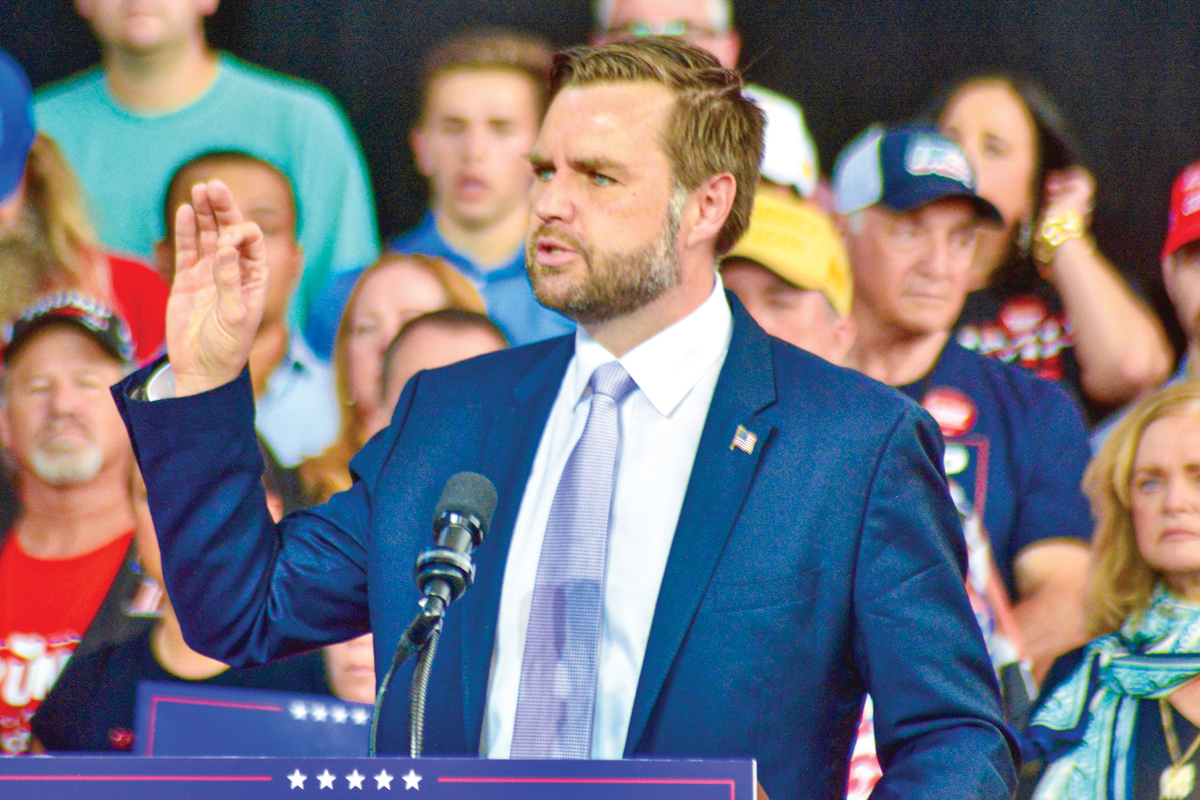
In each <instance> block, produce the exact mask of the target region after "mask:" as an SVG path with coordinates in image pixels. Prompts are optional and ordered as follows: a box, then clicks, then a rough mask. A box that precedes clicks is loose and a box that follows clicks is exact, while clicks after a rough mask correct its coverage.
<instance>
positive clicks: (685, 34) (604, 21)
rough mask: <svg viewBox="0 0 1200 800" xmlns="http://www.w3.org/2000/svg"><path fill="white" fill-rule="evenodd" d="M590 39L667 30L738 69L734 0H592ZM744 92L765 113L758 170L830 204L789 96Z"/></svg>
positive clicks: (749, 89)
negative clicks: (761, 153)
mask: <svg viewBox="0 0 1200 800" xmlns="http://www.w3.org/2000/svg"><path fill="white" fill-rule="evenodd" d="M593 11H594V17H593V21H594V23H595V27H594V28H593V32H592V42H593V43H595V44H604V43H606V42H627V41H629V40H631V39H636V38H637V37H639V36H647V35H650V34H670V35H673V36H679V37H681V38H683V39H685V40H687V41H688V42H689V43H691V44H694V45H696V46H697V47H702V48H704V49H705V50H707V51H708V52H710V53H712V54H713V55H714V56H715V57H716V59H717V60H718V61H720V62H721V65H722V66H723V67H725V68H726V69H736V68H737V62H738V55H739V54H740V53H741V49H742V40H741V37H740V36H739V35H738V32H737V30H736V29H735V28H734V27H733V2H732V0H595V2H594V6H593ZM745 91H746V93H747V94H749V95H750V97H751V98H753V99H754V102H756V103H758V105H759V107H760V108H762V110H763V112H765V113H766V115H767V127H766V129H765V130H764V131H763V160H762V165H761V166H760V167H759V170H760V171H761V172H762V176H763V177H764V178H765V179H767V180H768V181H770V182H771V183H774V184H777V185H779V186H783V187H790V188H791V189H793V190H794V191H796V192H797V193H799V195H800V196H801V197H805V198H812V199H814V200H817V201H818V202H819V203H820V204H821V206H822V207H823V208H826V209H827V208H828V206H827V205H826V203H825V202H824V201H825V199H826V198H827V197H828V193H829V190H828V187H827V186H826V185H825V184H823V183H820V182H819V179H820V172H819V171H818V169H817V146H816V144H815V143H814V142H813V139H812V136H811V135H810V134H809V132H808V126H807V125H805V123H804V113H803V112H802V111H801V110H800V106H798V105H797V104H796V103H795V102H793V101H792V100H789V99H788V98H786V97H784V96H783V95H781V94H778V93H776V92H772V91H771V90H770V89H766V88H763V87H762V86H755V85H754V84H748V85H747V86H746V89H745Z"/></svg>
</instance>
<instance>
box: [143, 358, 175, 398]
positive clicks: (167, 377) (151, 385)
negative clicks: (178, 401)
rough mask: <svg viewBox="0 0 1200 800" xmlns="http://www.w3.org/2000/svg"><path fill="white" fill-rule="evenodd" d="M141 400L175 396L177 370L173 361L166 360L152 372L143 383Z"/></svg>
mask: <svg viewBox="0 0 1200 800" xmlns="http://www.w3.org/2000/svg"><path fill="white" fill-rule="evenodd" d="M140 394H141V397H140V398H138V399H140V400H150V401H154V400H166V399H169V398H173V397H175V372H174V371H173V370H172V369H171V362H170V361H164V362H163V363H161V364H159V365H158V367H156V368H155V370H154V371H153V372H151V373H150V377H149V378H147V379H146V382H145V383H144V384H142V390H141V392H140Z"/></svg>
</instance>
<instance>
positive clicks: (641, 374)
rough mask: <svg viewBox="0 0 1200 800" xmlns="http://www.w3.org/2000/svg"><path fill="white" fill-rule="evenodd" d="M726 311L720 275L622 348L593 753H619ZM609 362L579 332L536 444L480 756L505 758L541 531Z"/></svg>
mask: <svg viewBox="0 0 1200 800" xmlns="http://www.w3.org/2000/svg"><path fill="white" fill-rule="evenodd" d="M732 331H733V318H732V315H731V313H730V310H729V304H728V303H727V302H726V300H725V293H724V291H723V289H722V286H721V279H720V277H719V276H718V277H717V279H716V282H715V285H714V287H713V292H712V294H711V295H710V296H709V297H708V299H707V300H705V301H704V303H702V304H701V305H700V307H699V308H697V309H696V310H695V311H693V312H692V313H691V314H689V315H688V316H687V317H685V318H684V319H682V320H680V321H679V322H677V323H675V324H674V325H672V326H671V327H669V328H667V329H666V330H664V331H662V332H661V333H659V334H657V335H655V336H654V337H652V338H651V339H648V340H647V341H645V342H643V343H642V344H640V345H638V346H637V347H635V348H634V349H633V350H630V351H629V352H628V353H626V354H625V355H624V356H623V357H622V358H621V359H620V362H621V364H622V366H624V367H625V369H626V370H627V371H628V372H629V375H630V376H631V377H632V378H633V380H634V381H635V382H636V383H637V388H636V389H634V390H633V391H632V392H631V393H630V395H629V396H628V397H627V398H626V399H625V401H624V403H622V405H621V414H620V419H621V443H620V449H619V451H618V457H617V475H616V481H615V485H614V488H613V505H612V517H611V526H610V531H611V532H610V536H609V544H608V565H607V570H606V580H605V587H604V620H603V627H602V630H601V640H600V663H599V674H598V678H597V681H598V686H597V690H596V712H595V720H594V722H593V727H592V753H591V756H592V758H610V759H615V758H621V756H622V754H623V752H624V750H625V738H626V735H627V733H628V729H629V718H630V715H631V714H632V711H633V697H634V693H635V692H636V691H637V685H638V677H639V675H640V674H641V671H642V659H643V657H644V656H645V652H646V641H647V639H648V638H649V636H650V623H651V620H652V619H653V616H654V607H655V604H656V603H657V601H658V589H659V586H660V585H661V584H662V577H663V571H664V569H665V568H666V563H667V555H668V553H669V552H670V550H671V541H672V539H673V538H674V536H675V526H676V524H677V523H678V521H679V511H680V509H681V507H682V506H683V496H684V493H685V492H686V491H687V485H688V479H689V478H690V476H691V472H692V462H693V461H694V460H695V457H696V448H697V447H698V446H699V444H700V434H701V432H702V431H703V429H704V420H705V418H706V417H707V416H708V406H709V403H711V401H712V395H713V390H714V389H715V388H716V385H717V376H718V375H719V373H720V371H721V366H722V364H724V363H725V354H726V353H727V352H728V350H729V339H730V336H731V334H732ZM614 360H616V359H615V357H614V356H613V355H612V353H610V352H609V351H608V350H606V349H605V348H604V346H603V345H601V344H600V343H599V342H597V341H596V340H595V339H593V338H592V337H591V336H589V335H588V334H587V332H586V331H584V330H583V328H579V329H578V330H577V331H576V333H575V355H574V356H573V357H572V359H571V361H570V363H569V364H568V365H567V371H566V373H565V374H564V376H563V381H562V386H561V387H560V388H559V391H558V397H557V398H556V399H555V401H554V406H553V408H551V410H550V417H549V418H548V419H547V421H546V428H545V430H544V432H543V433H542V439H541V442H540V443H539V444H538V449H537V455H536V456H535V458H534V461H533V469H532V471H531V472H530V474H529V482H528V484H527V485H526V488H525V496H524V498H523V499H522V501H521V508H520V511H519V512H518V514H517V521H516V525H515V528H514V530H513V538H512V545H511V547H510V548H509V553H508V562H507V564H506V566H505V569H504V584H503V588H502V590H501V594H500V611H499V620H498V624H497V626H496V641H495V645H494V647H495V649H494V650H493V652H492V673H491V678H490V682H489V686H488V700H487V709H486V714H485V719H484V725H483V737H484V741H483V742H481V747H480V751H481V753H483V754H485V755H487V757H489V758H508V756H509V752H510V749H511V747H512V735H513V721H514V719H515V717H516V709H517V691H518V687H519V685H520V681H521V661H522V658H523V655H524V652H525V631H526V628H527V626H528V624H529V608H530V604H531V602H532V599H533V585H534V580H535V577H536V575H537V567H538V559H539V556H540V554H541V551H542V537H543V536H544V534H545V532H546V522H547V520H548V519H549V516H550V505H551V502H552V501H553V499H554V493H555V490H556V489H557V488H558V480H559V477H560V476H561V475H562V471H563V468H564V466H565V465H566V462H567V457H568V456H569V455H570V453H571V450H572V449H573V448H574V447H575V443H576V442H577V441H578V440H579V438H580V436H581V435H582V434H583V428H584V425H585V423H586V422H587V416H588V410H589V408H590V406H591V391H590V390H589V389H588V381H589V379H590V378H591V376H592V373H593V372H594V371H595V370H596V368H597V367H599V366H601V365H602V364H606V363H608V362H610V361H614Z"/></svg>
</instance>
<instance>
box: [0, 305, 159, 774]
mask: <svg viewBox="0 0 1200 800" xmlns="http://www.w3.org/2000/svg"><path fill="white" fill-rule="evenodd" d="M132 359H133V347H132V343H131V341H130V338H129V332H128V329H127V328H126V327H125V323H124V322H123V321H121V320H120V318H118V317H116V316H115V315H113V314H112V313H110V312H109V311H108V310H107V309H105V308H103V307H102V306H100V305H98V304H96V303H94V302H92V301H91V300H89V299H87V298H85V297H84V296H83V295H79V294H65V295H53V296H50V297H49V298H47V299H45V300H44V301H42V302H40V303H39V304H37V305H34V306H32V307H31V308H30V309H29V310H28V311H26V312H25V313H24V314H23V315H22V316H20V317H19V318H18V319H17V320H16V322H15V323H14V324H13V328H12V334H11V338H10V339H9V340H8V342H7V343H6V345H5V348H4V354H3V377H2V378H0V439H2V440H3V444H4V447H5V449H6V450H7V455H8V456H9V463H10V465H11V467H12V470H13V474H14V476H15V481H16V486H17V492H18V495H19V497H20V500H21V507H22V512H21V515H20V516H19V517H18V518H17V521H16V522H15V524H14V525H13V526H12V528H11V529H9V531H8V533H7V535H6V536H5V537H4V540H3V544H2V545H0V586H3V587H4V592H3V593H2V594H0V687H2V688H0V752H4V753H20V752H24V751H25V750H26V749H27V748H28V745H29V720H30V718H31V717H32V715H33V713H34V712H35V711H37V708H38V706H39V705H40V703H41V701H42V700H43V698H45V696H46V694H47V692H48V691H49V690H50V687H51V686H53V685H54V682H55V680H56V679H57V678H58V675H59V673H60V672H61V671H62V669H63V667H64V666H65V665H66V663H67V660H68V659H69V658H71V657H72V654H73V653H74V654H82V653H85V652H88V651H89V650H90V649H94V648H95V647H98V646H100V645H102V644H104V643H106V642H110V641H116V640H120V639H122V638H124V637H126V636H128V635H132V628H131V627H130V626H131V625H133V624H135V623H136V620H133V619H131V618H129V617H127V616H126V615H125V613H124V611H125V608H124V605H125V602H126V601H127V600H128V599H129V598H130V597H132V596H133V594H134V593H135V592H136V590H137V587H138V586H139V585H140V579H139V578H138V576H137V575H135V574H134V573H133V572H132V571H131V570H130V569H128V568H127V567H126V566H125V565H126V562H127V559H128V558H129V557H130V555H131V544H132V540H133V528H134V516H133V505H132V503H131V501H130V496H129V476H130V470H131V469H132V468H133V456H132V453H131V450H130V447H129V438H128V436H127V435H126V433H125V430H124V426H123V425H122V424H121V418H120V416H119V415H118V414H117V409H116V406H115V405H114V404H113V402H112V396H111V395H110V394H109V392H108V386H109V385H110V384H111V383H112V382H113V381H117V380H120V379H121V377H122V376H123V375H124V374H125V373H126V372H127V371H128V370H129V369H130V368H131V364H132Z"/></svg>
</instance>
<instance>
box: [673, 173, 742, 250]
mask: <svg viewBox="0 0 1200 800" xmlns="http://www.w3.org/2000/svg"><path fill="white" fill-rule="evenodd" d="M736 195H737V180H736V179H735V178H734V177H733V175H732V174H730V173H728V172H721V173H718V174H716V175H713V176H712V177H710V178H708V179H707V180H706V181H704V182H703V183H701V184H700V185H699V186H697V187H696V188H695V190H693V191H692V193H691V196H690V197H689V198H688V202H687V205H686V206H685V207H684V221H685V222H686V228H684V229H683V230H682V231H681V232H682V233H683V234H684V235H683V245H684V247H687V248H691V247H695V246H696V245H698V244H700V243H702V242H705V241H713V240H715V239H716V238H717V235H718V234H719V233H720V232H721V228H723V227H724V225H725V220H727V219H729V212H730V210H731V209H732V208H733V199H734V197H735V196H736Z"/></svg>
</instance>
